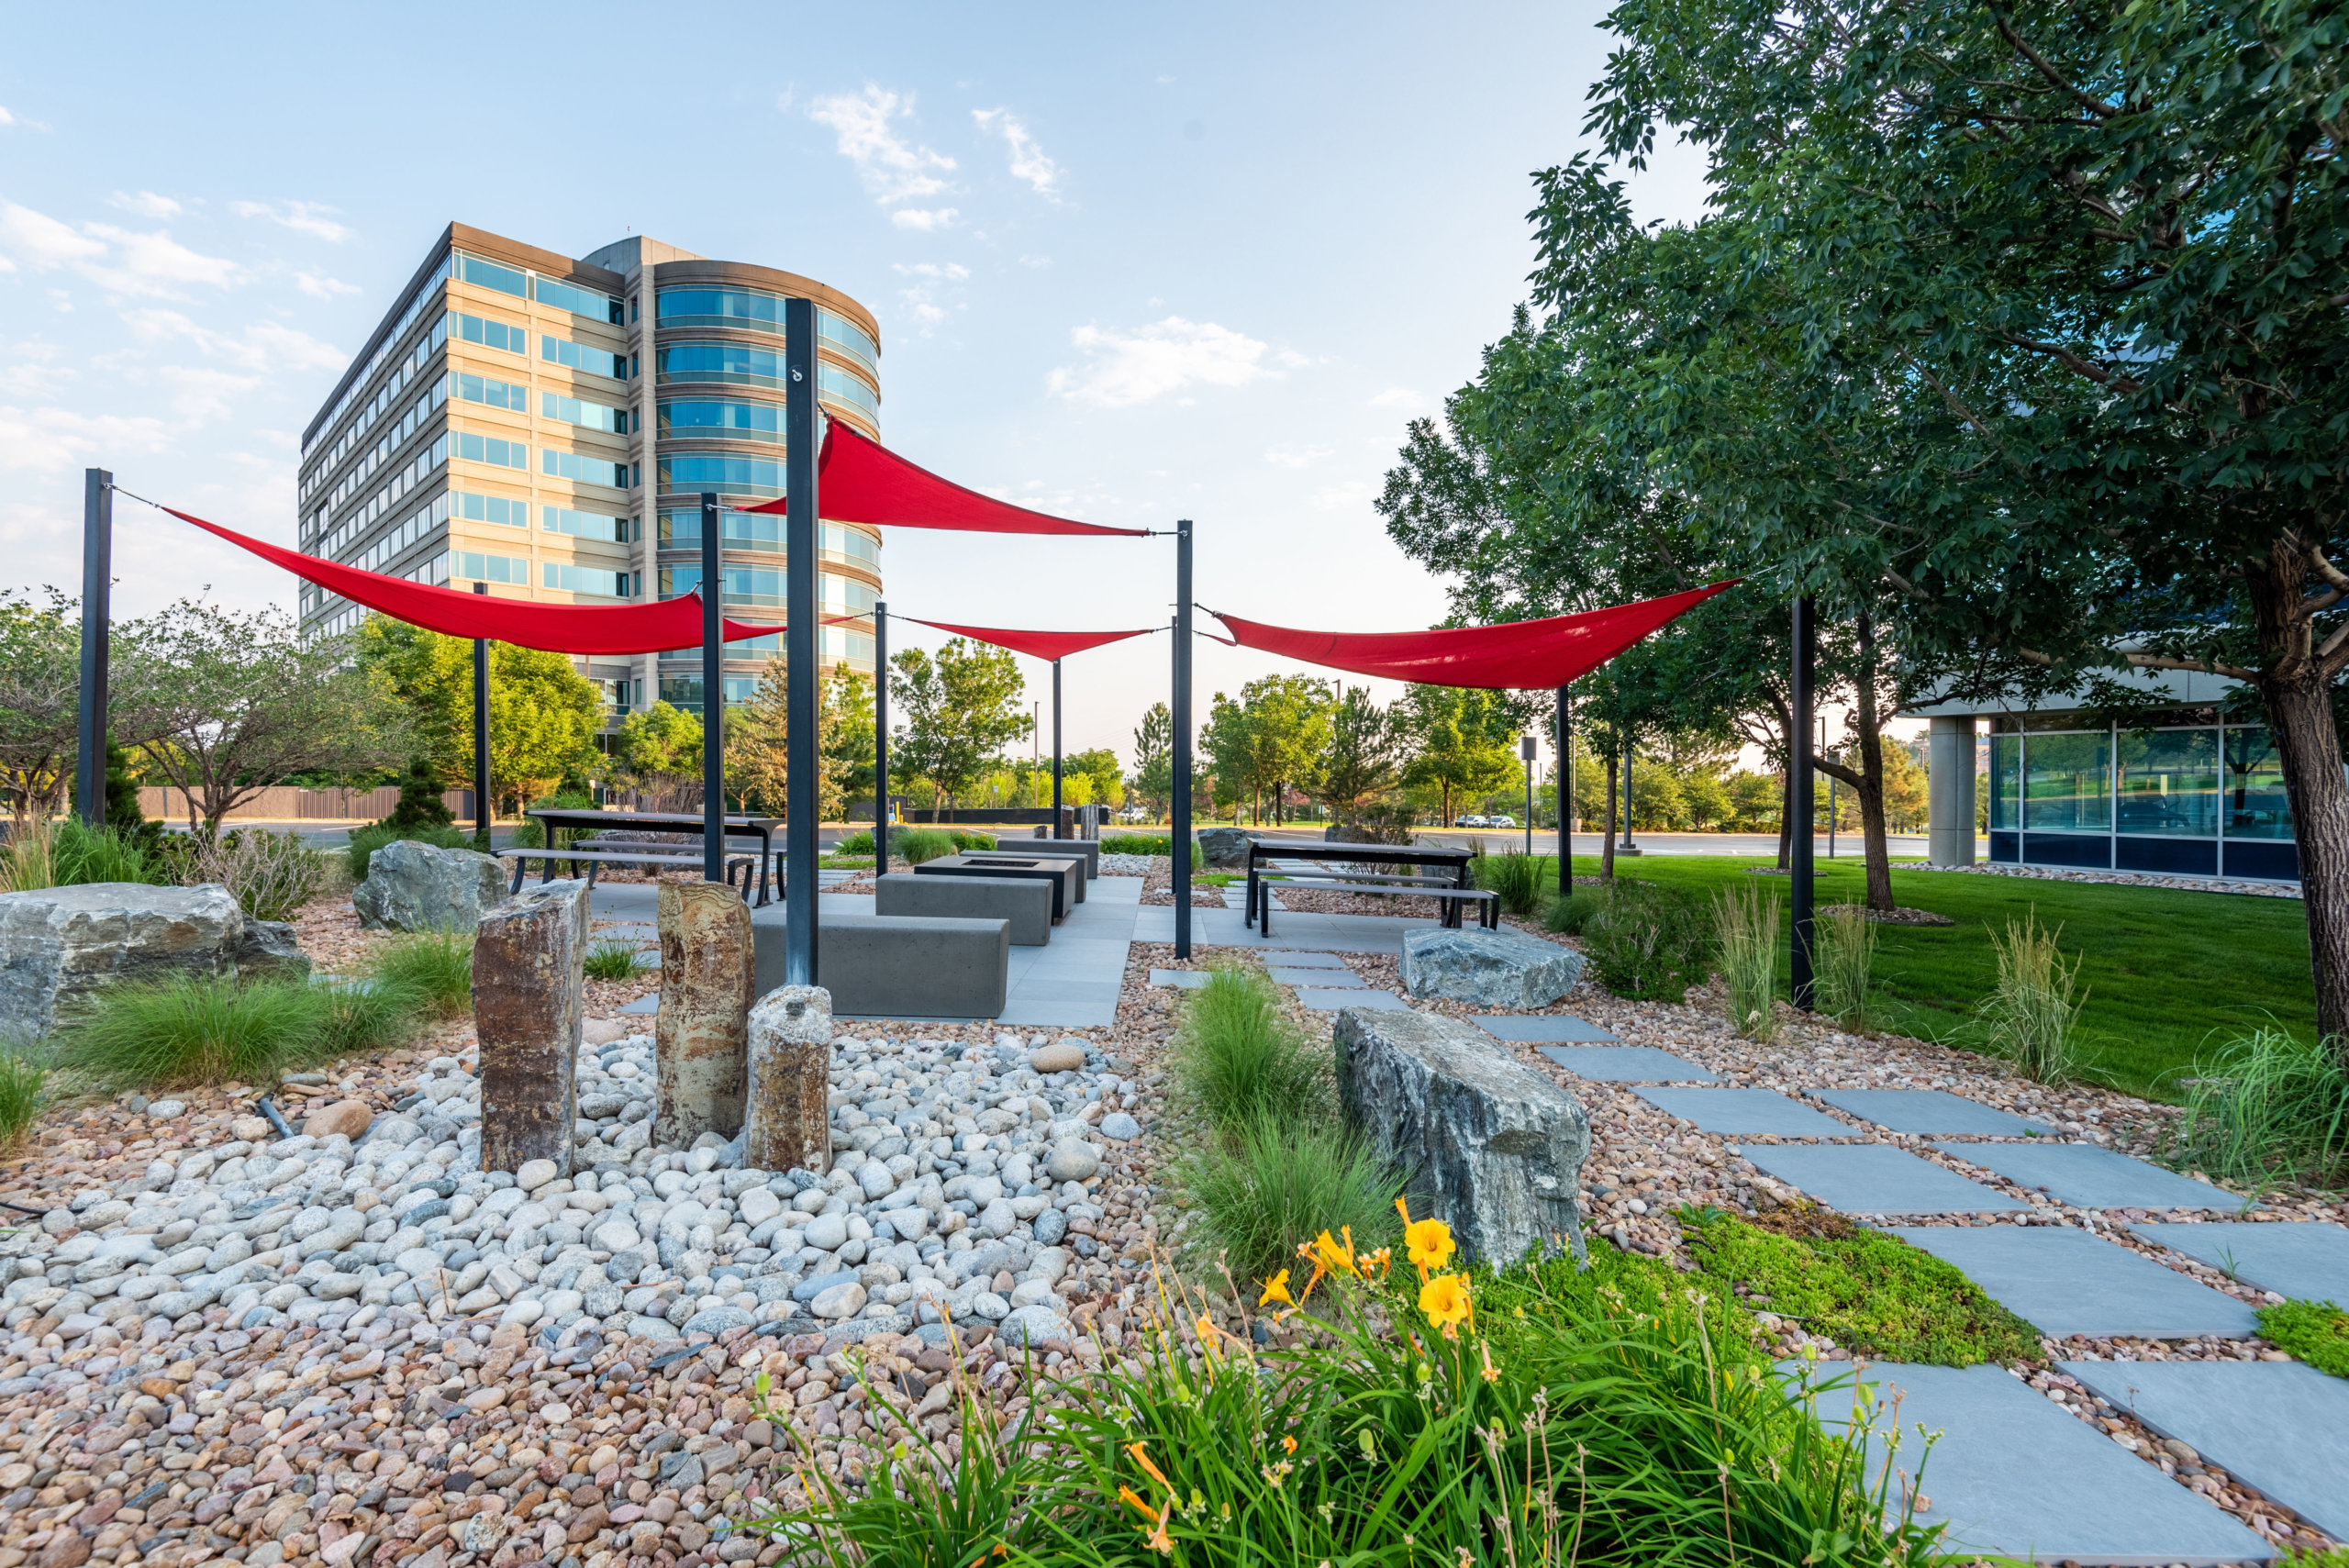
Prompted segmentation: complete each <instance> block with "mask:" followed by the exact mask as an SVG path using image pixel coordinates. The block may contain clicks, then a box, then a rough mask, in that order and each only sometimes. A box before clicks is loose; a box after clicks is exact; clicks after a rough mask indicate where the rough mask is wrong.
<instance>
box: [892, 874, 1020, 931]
mask: <svg viewBox="0 0 2349 1568" xmlns="http://www.w3.org/2000/svg"><path fill="white" fill-rule="evenodd" d="M873 912H874V914H875V915H881V916H896V915H932V916H942V917H946V918H948V919H964V920H1008V921H1009V922H1011V945H1012V946H1013V947H1016V948H1040V947H1042V946H1044V945H1046V944H1047V943H1049V942H1050V941H1051V940H1052V885H1051V884H1049V883H1044V882H1040V881H1038V880H1037V879H1035V878H1034V877H1015V876H914V875H912V874H910V873H903V872H893V873H890V874H889V875H887V876H882V877H875V878H874V882H873Z"/></svg>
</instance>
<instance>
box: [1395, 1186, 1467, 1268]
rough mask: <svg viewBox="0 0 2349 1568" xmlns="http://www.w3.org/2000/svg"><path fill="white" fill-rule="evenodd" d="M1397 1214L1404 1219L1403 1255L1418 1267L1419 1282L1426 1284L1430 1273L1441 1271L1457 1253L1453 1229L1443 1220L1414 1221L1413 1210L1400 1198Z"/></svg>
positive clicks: (1396, 1204)
mask: <svg viewBox="0 0 2349 1568" xmlns="http://www.w3.org/2000/svg"><path fill="white" fill-rule="evenodd" d="M1395 1212H1396V1213H1397V1214H1399V1215H1401V1216H1402V1217H1403V1251H1405V1253H1407V1254H1408V1256H1409V1258H1410V1260H1411V1262H1413V1263H1415V1264H1417V1265H1418V1266H1419V1281H1420V1283H1421V1284H1425V1283H1426V1282H1427V1277H1428V1271H1429V1270H1431V1269H1441V1268H1442V1267H1443V1265H1444V1264H1446V1263H1448V1262H1451V1261H1452V1254H1453V1252H1455V1251H1458V1248H1456V1247H1455V1246H1453V1240H1452V1227H1451V1226H1449V1225H1446V1224H1445V1223H1444V1222H1443V1221H1442V1220H1441V1219H1413V1218H1411V1209H1410V1206H1409V1205H1408V1204H1407V1203H1405V1202H1404V1201H1403V1200H1402V1199H1401V1198H1397V1199H1396V1200H1395Z"/></svg>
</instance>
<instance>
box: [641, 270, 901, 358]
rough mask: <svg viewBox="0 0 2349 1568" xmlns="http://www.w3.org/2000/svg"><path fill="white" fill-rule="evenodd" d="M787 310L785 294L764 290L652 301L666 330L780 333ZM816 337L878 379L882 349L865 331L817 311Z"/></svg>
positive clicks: (673, 292) (685, 291) (697, 289)
mask: <svg viewBox="0 0 2349 1568" xmlns="http://www.w3.org/2000/svg"><path fill="white" fill-rule="evenodd" d="M783 306H784V298H783V295H779V294H770V293H768V292H767V291H766V290H764V289H753V288H721V287H718V286H716V285H713V284H686V285H683V286H680V287H676V288H664V289H662V291H661V293H660V295H659V296H658V297H657V298H656V299H655V301H654V302H653V316H654V319H655V320H656V321H658V322H659V323H660V325H662V326H663V327H740V328H744V329H745V330H748V331H751V332H775V333H780V332H781V331H782V330H783ZM816 336H817V337H818V339H821V340H822V341H823V342H824V343H825V344H826V345H827V346H829V348H831V349H832V350H835V351H836V352H838V353H841V354H845V355H846V356H848V357H849V358H850V359H852V360H855V361H859V362H860V363H862V364H863V366H864V367H865V369H867V370H869V371H871V372H873V373H874V378H875V379H876V380H877V379H879V374H880V368H881V345H880V344H878V343H876V342H874V340H873V337H872V335H871V334H870V333H868V332H866V331H865V330H864V328H862V327H859V326H858V325H857V324H856V323H855V322H853V321H851V320H850V319H848V317H844V316H836V315H834V314H833V313H832V312H830V311H829V310H826V309H824V308H822V307H821V306H818V308H817V311H816Z"/></svg>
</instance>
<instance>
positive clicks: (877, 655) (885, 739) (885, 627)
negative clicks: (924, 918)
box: [873, 599, 889, 876]
mask: <svg viewBox="0 0 2349 1568" xmlns="http://www.w3.org/2000/svg"><path fill="white" fill-rule="evenodd" d="M888 873H889V602H888V601H887V600H886V599H876V600H874V604H873V874H874V875H875V876H886V875H887V874H888Z"/></svg>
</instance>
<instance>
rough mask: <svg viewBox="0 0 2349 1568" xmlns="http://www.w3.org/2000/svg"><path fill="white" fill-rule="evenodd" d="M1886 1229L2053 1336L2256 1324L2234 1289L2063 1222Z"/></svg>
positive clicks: (2141, 1334)
mask: <svg viewBox="0 0 2349 1568" xmlns="http://www.w3.org/2000/svg"><path fill="white" fill-rule="evenodd" d="M1891 1233H1892V1234H1893V1235H1895V1236H1898V1237H1900V1238H1901V1239H1903V1240H1906V1241H1908V1242H1909V1245H1910V1246H1912V1247H1922V1248H1923V1249H1924V1250H1925V1251H1928V1252H1931V1253H1932V1254H1933V1256H1935V1257H1937V1258H1943V1259H1946V1260H1947V1261H1948V1262H1953V1263H1954V1264H1956V1265H1957V1266H1958V1268H1959V1269H1960V1270H1962V1271H1964V1273H1965V1275H1966V1277H1967V1278H1969V1279H1971V1280H1972V1281H1973V1282H1974V1283H1975V1284H1978V1285H1980V1286H1981V1287H1982V1288H1983V1290H1984V1291H1986V1292H1987V1293H1988V1294H1989V1296H1991V1297H1992V1298H1994V1299H1995V1300H1996V1301H1997V1302H1998V1305H1999V1306H2001V1307H2005V1308H2006V1309H2007V1310H2008V1311H2009V1312H2011V1313H2013V1314H2014V1315H2015V1316H2017V1317H2018V1318H2023V1319H2024V1320H2025V1321H2027V1322H2029V1323H2030V1324H2032V1327H2034V1328H2036V1329H2038V1330H2039V1331H2040V1332H2041V1333H2043V1334H2046V1335H2049V1336H2051V1337H2052V1338H2054V1339H2058V1340H2065V1339H2070V1338H2071V1337H2072V1336H2074V1335H2076V1334H2093V1335H2123V1334H2125V1335H2128V1336H2130V1337H2131V1338H2132V1339H2143V1340H2190V1339H2196V1338H2199V1336H2201V1335H2204V1334H2218V1335H2222V1336H2224V1337H2226V1338H2228V1339H2244V1338H2247V1337H2249V1336H2250V1335H2252V1334H2254V1333H2255V1332H2257V1331H2258V1327H2259V1324H2258V1319H2257V1318H2255V1317H2254V1315H2253V1313H2252V1309H2251V1308H2250V1307H2246V1306H2244V1305H2243V1303H2242V1302H2240V1301H2237V1300H2236V1299H2235V1298H2234V1297H2233V1296H2229V1295H2227V1294H2225V1293H2224V1292H2222V1291H2216V1290H2212V1289H2211V1288H2210V1286H2209V1285H2206V1284H2197V1283H2195V1282H2194V1281H2193V1280H2190V1279H2188V1278H2187V1277H2186V1276H2185V1275H2184V1274H2182V1273H2178V1272H2177V1271H2176V1269H2168V1268H2164V1267H2163V1266H2162V1265H2161V1264H2159V1263H2157V1262H2154V1261H2153V1260H2152V1259H2151V1258H2148V1257H2145V1256H2143V1254H2141V1253H2138V1252H2132V1251H2130V1250H2129V1249H2128V1248H2126V1247H2123V1246H2121V1244H2120V1243H2119V1242H2117V1241H2108V1240H2105V1239H2104V1238H2103V1237H2101V1236H2097V1235H2093V1234H2091V1233H2090V1232H2088V1231H2086V1230H2080V1229H2075V1228H2073V1227H2071V1226H2068V1225H1984V1226H1895V1227H1892V1228H1891Z"/></svg>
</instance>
